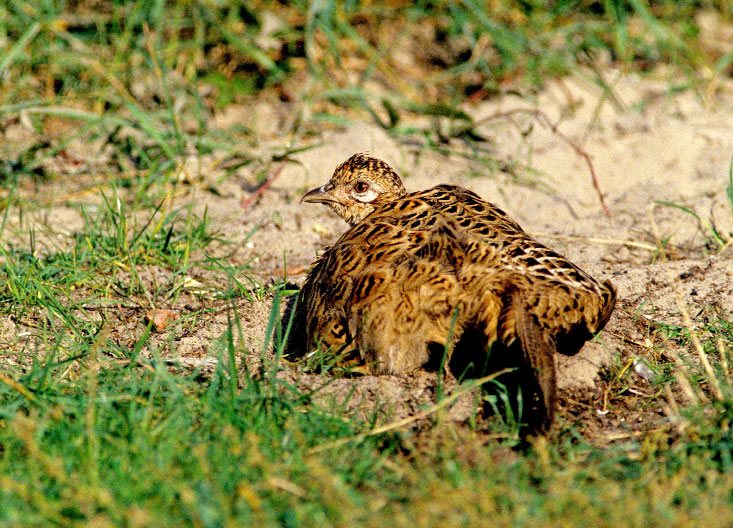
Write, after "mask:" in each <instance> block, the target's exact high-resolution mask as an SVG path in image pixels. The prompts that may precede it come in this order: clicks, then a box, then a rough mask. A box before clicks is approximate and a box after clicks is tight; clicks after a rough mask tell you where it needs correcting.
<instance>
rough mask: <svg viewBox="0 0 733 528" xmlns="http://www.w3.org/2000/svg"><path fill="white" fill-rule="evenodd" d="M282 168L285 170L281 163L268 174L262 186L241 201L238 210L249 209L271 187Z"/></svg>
mask: <svg viewBox="0 0 733 528" xmlns="http://www.w3.org/2000/svg"><path fill="white" fill-rule="evenodd" d="M284 168H285V164H284V163H281V164H280V166H279V167H278V168H277V169H275V171H274V172H273V173H272V174H270V175H269V176H268V177H267V179H266V180H265V181H264V182H262V185H260V186H259V187H257V189H255V191H254V192H253V193H252V194H250V195H249V196H248V197H247V198H245V199H244V200H242V203H241V205H240V208H241V209H242V210H245V209H247V207H249V206H250V205H252V204H253V203H254V202H256V201H257V199H258V198H259V197H260V196H262V193H264V192H265V191H266V190H267V188H268V187H269V186H270V185H272V182H274V181H275V180H276V179H277V177H278V176H280V173H281V172H282V171H283V169H284Z"/></svg>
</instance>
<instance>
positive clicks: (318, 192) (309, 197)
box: [300, 182, 338, 203]
mask: <svg viewBox="0 0 733 528" xmlns="http://www.w3.org/2000/svg"><path fill="white" fill-rule="evenodd" d="M333 189H334V186H333V184H332V183H331V182H328V183H326V184H325V185H321V186H320V187H316V188H315V189H312V190H310V191H308V192H307V193H305V194H304V195H303V197H302V198H301V199H300V203H303V202H310V203H328V202H337V201H338V200H336V198H334V196H333V195H332V194H331V191H333Z"/></svg>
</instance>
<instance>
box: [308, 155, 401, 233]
mask: <svg viewBox="0 0 733 528" xmlns="http://www.w3.org/2000/svg"><path fill="white" fill-rule="evenodd" d="M405 192H406V191H405V186H404V185H402V180H400V177H399V176H398V175H397V173H396V172H395V171H394V170H393V169H392V167H390V166H389V165H387V164H386V163H385V162H383V161H382V160H379V159H376V158H372V157H370V156H367V155H366V154H354V155H353V156H351V157H350V158H349V159H347V160H346V161H344V162H343V163H342V164H341V165H339V166H338V167H336V170H335V171H334V173H333V176H331V179H330V180H329V181H328V183H326V184H325V185H321V186H320V187H317V188H315V189H313V190H311V191H308V192H307V193H305V195H303V198H301V200H300V201H301V202H311V203H322V204H326V205H327V206H329V207H330V208H331V209H333V211H334V212H335V213H336V214H337V215H339V216H340V217H341V218H343V219H344V220H346V221H347V222H348V223H349V224H350V225H354V224H357V223H359V222H361V221H362V220H363V219H364V218H366V217H367V216H369V214H370V213H371V212H372V211H374V210H375V209H377V208H378V207H379V206H381V205H383V204H385V203H389V202H391V201H393V200H396V199H397V198H399V197H400V196H403V195H404V194H405Z"/></svg>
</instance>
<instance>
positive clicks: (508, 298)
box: [288, 154, 616, 429]
mask: <svg viewBox="0 0 733 528" xmlns="http://www.w3.org/2000/svg"><path fill="white" fill-rule="evenodd" d="M301 201H303V202H314V203H323V204H325V205H327V206H329V207H330V208H331V209H333V211H335V212H336V214H338V215H339V216H341V217H342V218H343V219H344V220H346V221H347V222H348V223H349V224H350V225H351V227H350V229H349V230H348V231H347V232H346V233H344V234H343V236H341V238H340V239H339V240H338V241H337V242H336V243H335V244H334V245H333V246H331V247H330V248H328V249H327V250H326V251H325V252H324V253H323V254H322V255H321V257H320V258H319V259H318V261H317V262H316V264H315V265H314V266H313V268H312V269H311V270H310V272H309V274H308V277H307V279H306V281H305V284H304V286H303V288H302V290H301V292H300V296H299V299H298V304H297V306H296V309H295V314H294V322H293V326H292V331H291V334H290V337H289V343H288V349H289V350H291V351H300V352H308V351H310V350H313V349H316V348H317V347H319V346H320V347H323V348H334V349H338V350H342V351H344V350H354V351H358V353H359V354H360V356H361V359H362V360H363V361H364V362H365V363H366V364H367V365H369V366H370V368H372V369H373V371H374V372H375V373H391V374H400V373H406V372H410V371H412V370H415V369H417V368H419V367H421V366H424V365H425V364H427V363H428V362H429V361H430V360H431V355H434V354H435V353H436V352H435V351H436V350H437V353H439V354H441V355H442V354H443V353H444V351H447V354H448V359H449V360H450V359H451V357H450V356H451V354H455V355H459V354H460V355H467V356H469V355H470V356H471V357H466V358H461V359H463V363H464V364H468V363H469V362H473V363H476V362H477V361H480V358H481V356H482V355H483V357H484V359H486V358H488V359H487V361H488V362H489V363H491V364H494V363H496V365H503V364H505V362H502V358H501V357H500V356H501V355H502V354H504V355H507V354H509V355H510V356H512V357H514V358H515V359H516V360H517V364H518V365H521V366H523V368H524V373H525V375H526V377H529V378H532V380H533V385H532V386H533V387H535V395H536V399H537V402H536V405H535V406H536V407H539V411H535V414H536V415H537V417H536V421H537V422H538V423H539V425H538V427H539V428H544V429H546V428H547V427H548V426H549V425H551V423H552V420H553V413H554V410H555V404H556V402H555V400H556V380H555V354H556V353H557V352H560V353H562V354H568V355H572V354H575V353H577V352H578V351H579V350H580V348H581V347H582V345H583V343H584V342H585V341H587V340H588V339H590V338H591V337H592V336H593V334H595V333H597V332H599V331H600V330H601V329H602V328H603V326H604V325H605V324H606V321H607V320H608V318H609V317H610V315H611V312H612V310H613V308H614V304H615V302H616V290H615V289H614V287H613V285H612V284H611V283H610V282H609V281H606V282H604V283H599V282H598V281H596V280H595V279H593V278H592V277H590V276H589V275H588V274H587V273H585V272H584V271H583V270H581V269H580V268H578V267H577V266H575V265H574V264H572V263H571V262H569V261H568V260H567V259H566V258H564V257H563V256H561V255H559V254H558V253H556V252H555V251H553V250H551V249H549V248H547V247H546V246H544V245H542V244H540V243H539V242H537V241H536V240H534V239H532V238H531V237H530V236H529V235H527V233H525V232H524V230H523V229H522V228H521V227H520V226H519V225H518V224H517V223H516V222H514V221H513V220H512V219H511V218H509V217H508V216H507V215H506V214H505V213H504V212H503V211H501V210H500V209H499V208H497V207H496V206H494V205H492V204H490V203H488V202H486V201H484V200H482V199H481V198H480V197H479V196H478V195H476V194H474V193H473V192H471V191H468V190H466V189H464V188H461V187H458V186H455V185H438V186H437V187H433V188H432V189H428V190H425V191H419V192H414V193H407V192H406V191H405V188H404V186H403V184H402V181H401V180H400V178H399V176H398V175H397V173H396V172H395V171H394V170H393V169H392V168H391V167H390V166H389V165H387V164H386V163H384V162H383V161H381V160H378V159H375V158H372V157H369V156H367V155H364V154H356V155H354V156H352V157H351V158H349V159H348V160H346V161H345V162H343V163H342V164H341V165H339V166H338V167H337V168H336V170H335V172H334V174H333V176H332V177H331V179H330V181H329V182H328V183H326V184H325V185H323V186H321V187H319V188H317V189H313V190H312V191H309V192H308V193H306V194H305V195H304V196H303V198H302V200H301ZM497 350H500V351H501V350H503V351H504V352H495V351H497ZM487 354H488V355H487ZM494 354H498V356H495V355H494ZM433 359H434V358H433ZM454 359H455V358H454ZM458 374H461V373H460V372H458Z"/></svg>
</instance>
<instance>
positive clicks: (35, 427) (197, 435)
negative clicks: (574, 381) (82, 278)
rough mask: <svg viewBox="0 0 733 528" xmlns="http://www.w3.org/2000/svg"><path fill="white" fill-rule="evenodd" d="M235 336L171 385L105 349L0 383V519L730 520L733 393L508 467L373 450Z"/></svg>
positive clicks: (344, 420) (155, 362) (399, 439)
mask: <svg viewBox="0 0 733 528" xmlns="http://www.w3.org/2000/svg"><path fill="white" fill-rule="evenodd" d="M278 313H279V310H278V308H277V302H275V303H274V305H273V310H272V317H271V324H270V325H269V326H268V334H267V335H268V336H271V338H273V339H275V344H276V348H277V347H278V346H279V345H278V343H282V337H283V336H280V337H278V336H277V328H278V324H277V319H278V315H277V314H278ZM241 324H242V323H241V321H240V320H239V319H238V316H237V313H236V311H234V312H232V316H231V318H230V324H229V326H228V327H227V329H226V330H225V332H224V333H223V334H222V335H221V336H220V338H219V339H217V340H216V341H215V342H214V343H212V347H213V350H214V351H215V353H216V355H217V358H218V361H217V363H216V365H215V367H214V368H213V371H211V372H210V373H205V372H198V371H193V372H185V371H179V372H178V373H176V372H175V371H171V369H170V368H169V367H168V366H167V365H166V363H165V362H164V361H162V360H161V358H160V355H159V354H158V353H157V352H156V350H155V349H153V350H152V354H151V356H150V359H142V358H138V359H137V360H136V361H132V362H131V361H120V360H118V359H114V357H113V356H111V355H110V354H109V353H107V350H108V345H107V344H105V342H104V339H103V338H100V339H97V341H96V344H95V345H94V346H93V347H91V348H90V349H89V350H88V353H87V354H85V355H84V356H83V357H72V358H66V359H63V360H60V359H59V358H58V357H57V356H56V355H54V354H48V355H46V356H45V357H44V358H42V359H40V360H39V361H38V362H36V363H34V364H33V365H31V366H30V367H29V368H27V369H26V370H25V371H24V372H23V373H20V375H18V374H16V376H17V378H15V379H16V380H17V381H13V380H12V378H8V377H7V376H6V375H5V374H3V376H1V377H0V443H1V444H2V445H3V450H2V452H1V453H0V474H2V477H0V482H1V483H2V486H0V490H1V491H0V498H1V499H2V500H0V519H2V520H3V522H11V523H20V524H23V525H42V524H47V523H54V524H61V525H72V526H73V525H81V524H88V523H90V522H94V523H98V524H104V525H108V526H129V525H170V524H173V523H176V524H180V525H185V526H189V525H190V526H199V525H211V526H214V525H224V524H234V525H243V524H247V525H263V526H270V525H285V526H316V525H317V526H339V525H343V524H344V523H346V524H349V525H354V526H361V525H365V526H366V525H373V524H374V523H377V524H381V523H383V522H388V521H389V522H391V523H392V524H396V525H398V526H407V525H408V524H414V522H415V521H414V519H423V520H424V522H423V521H419V523H420V524H421V525H422V524H425V525H429V524H432V523H433V522H435V521H436V520H438V519H440V520H441V522H445V523H447V524H450V525H456V524H458V525H460V524H468V523H470V524H474V523H477V522H478V523H481V522H486V520H487V519H488V520H492V521H497V522H500V523H520V524H527V525H537V524H542V525H545V526H554V525H558V526H559V525H563V524H567V523H572V524H578V525H593V526H611V525H618V523H623V524H624V525H626V526H684V525H685V523H687V522H689V520H690V519H694V522H696V523H705V524H710V525H712V526H717V525H720V526H722V525H721V524H720V523H719V522H717V521H719V520H721V519H727V518H728V517H727V515H728V512H729V507H730V500H731V490H733V478H732V477H731V475H732V474H733V473H732V472H731V469H732V468H731V465H732V464H733V457H732V453H733V437H732V436H731V429H730V425H731V419H733V388H732V387H731V385H730V382H729V380H728V379H727V378H725V377H724V376H723V375H722V374H721V375H720V380H719V381H720V382H721V386H722V387H723V393H722V397H721V398H716V399H713V400H712V401H710V400H709V401H708V402H707V403H705V402H703V401H699V402H698V403H697V404H695V406H692V407H686V408H684V409H681V410H680V411H679V414H677V415H676V416H677V420H678V421H677V422H676V423H678V424H683V425H684V427H683V428H682V429H681V432H675V430H674V429H672V430H659V431H657V432H656V433H654V434H652V435H650V436H649V437H647V438H646V439H645V440H644V442H635V441H627V442H622V443H616V444H614V445H611V446H604V447H602V448H598V447H594V446H593V445H589V444H587V443H586V442H585V441H583V439H582V437H580V436H578V435H576V434H573V433H572V430H570V431H569V432H568V434H567V435H566V436H564V437H562V438H561V439H560V441H559V442H558V443H557V444H555V445H553V444H549V443H547V442H546V441H544V440H543V439H537V440H536V441H534V442H533V443H532V444H531V445H530V446H529V447H526V448H524V450H514V449H512V448H511V446H512V444H511V443H509V444H503V443H502V442H494V443H490V444H488V445H486V444H485V441H484V440H482V439H481V436H480V435H477V433H474V432H471V431H470V430H467V429H465V428H456V427H455V426H454V425H450V424H446V423H444V422H442V423H440V424H439V425H437V426H435V425H434V426H432V427H431V430H430V431H428V432H423V433H421V434H417V431H411V430H410V429H407V430H404V429H403V430H401V431H400V430H397V431H390V432H389V433H385V434H377V435H373V436H372V435H364V434H363V433H364V432H368V431H369V430H370V428H373V427H375V425H372V422H371V421H370V420H367V421H364V420H363V419H359V418H357V417H356V416H343V414H342V413H339V412H337V411H336V410H335V409H329V408H328V407H323V406H321V405H318V404H315V403H314V401H313V393H301V392H299V391H298V390H296V388H295V387H294V386H293V385H291V384H290V383H288V382H286V381H283V380H281V379H280V378H279V377H278V376H277V375H276V374H277V371H278V369H279V368H280V366H279V363H278V360H277V354H275V355H274V356H265V363H264V365H263V370H262V374H257V375H255V374H254V373H252V372H250V371H249V369H248V368H247V366H246V365H245V363H244V359H243V358H244V357H245V356H246V355H247V353H248V351H247V350H244V349H243V348H242V347H241V345H238V344H236V342H235V336H237V335H238V334H241V333H242V332H243V331H244V329H243V328H242V327H241ZM725 328H727V330H726V332H729V330H730V325H729V324H728V325H727V326H726V327H725ZM730 337H731V336H730V334H729V333H727V334H725V336H724V339H725V341H726V342H727V343H728V344H731V339H730ZM686 368H689V369H692V368H694V367H692V366H689V367H686ZM349 438H351V439H352V440H351V441H348V442H346V443H344V442H340V441H339V440H340V439H349ZM327 444H332V445H333V447H331V448H326V449H314V448H319V447H321V446H324V445H327ZM579 501H580V502H582V505H583V506H582V508H581V507H578V503H579ZM618 504H624V507H623V508H619V507H618Z"/></svg>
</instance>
